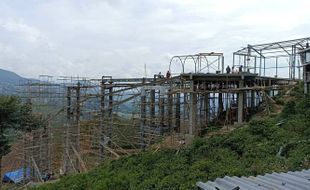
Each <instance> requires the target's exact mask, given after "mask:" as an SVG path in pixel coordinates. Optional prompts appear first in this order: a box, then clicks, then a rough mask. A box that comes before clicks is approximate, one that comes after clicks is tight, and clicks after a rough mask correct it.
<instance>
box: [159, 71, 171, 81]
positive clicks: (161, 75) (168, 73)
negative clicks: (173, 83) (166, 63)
mask: <svg viewBox="0 0 310 190" xmlns="http://www.w3.org/2000/svg"><path fill="white" fill-rule="evenodd" d="M170 77H171V73H170V71H169V70H168V71H167V73H166V78H167V79H169V78H170ZM158 78H160V79H163V78H165V76H164V75H163V74H161V72H159V73H158Z"/></svg>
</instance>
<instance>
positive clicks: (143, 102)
mask: <svg viewBox="0 0 310 190" xmlns="http://www.w3.org/2000/svg"><path fill="white" fill-rule="evenodd" d="M140 118H141V120H140V147H141V149H144V148H145V139H144V137H145V135H144V130H145V124H146V93H145V89H144V87H142V88H141V104H140Z"/></svg>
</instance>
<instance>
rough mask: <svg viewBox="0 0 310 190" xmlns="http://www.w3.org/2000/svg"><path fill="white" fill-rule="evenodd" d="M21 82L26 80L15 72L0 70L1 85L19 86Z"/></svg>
mask: <svg viewBox="0 0 310 190" xmlns="http://www.w3.org/2000/svg"><path fill="white" fill-rule="evenodd" d="M21 80H26V79H25V78H23V77H21V76H19V75H18V74H16V73H14V72H11V71H7V70H3V69H0V83H10V84H18V83H19V81H21Z"/></svg>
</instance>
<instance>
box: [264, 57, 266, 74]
mask: <svg viewBox="0 0 310 190" xmlns="http://www.w3.org/2000/svg"><path fill="white" fill-rule="evenodd" d="M264 76H266V58H265V57H264Z"/></svg>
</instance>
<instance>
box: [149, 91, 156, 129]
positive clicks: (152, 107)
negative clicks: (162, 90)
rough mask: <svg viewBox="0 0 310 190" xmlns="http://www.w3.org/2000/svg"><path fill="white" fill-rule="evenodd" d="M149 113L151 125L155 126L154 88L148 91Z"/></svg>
mask: <svg viewBox="0 0 310 190" xmlns="http://www.w3.org/2000/svg"><path fill="white" fill-rule="evenodd" d="M150 114H151V121H150V122H151V124H150V126H151V127H154V126H155V122H154V121H155V90H154V89H152V90H151V92H150Z"/></svg>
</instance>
